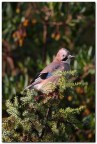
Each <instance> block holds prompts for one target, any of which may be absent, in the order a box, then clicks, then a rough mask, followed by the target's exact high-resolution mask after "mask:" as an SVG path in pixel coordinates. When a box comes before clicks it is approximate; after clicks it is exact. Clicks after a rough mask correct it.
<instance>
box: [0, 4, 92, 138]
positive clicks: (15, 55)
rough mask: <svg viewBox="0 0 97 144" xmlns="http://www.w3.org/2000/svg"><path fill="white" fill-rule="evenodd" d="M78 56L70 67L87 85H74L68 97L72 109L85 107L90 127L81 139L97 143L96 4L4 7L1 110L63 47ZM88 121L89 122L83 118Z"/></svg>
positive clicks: (79, 136) (87, 125)
mask: <svg viewBox="0 0 97 144" xmlns="http://www.w3.org/2000/svg"><path fill="white" fill-rule="evenodd" d="M62 47H65V48H67V49H68V50H69V51H71V53H72V54H74V55H75V56H76V58H75V60H74V61H73V62H72V63H71V69H72V70H74V69H76V70H77V71H78V78H79V80H84V81H85V82H88V86H87V87H76V88H75V90H74V94H71V95H68V96H67V97H66V104H67V106H70V107H78V106H81V105H86V107H87V108H86V110H85V111H84V113H83V116H85V119H87V123H88V124H85V126H84V131H81V132H79V134H80V135H79V134H78V141H79V139H80V140H81V141H94V140H95V3H94V2H41V3H39V2H36V3H35V2H3V3H2V61H3V64H2V92H3V93H2V99H3V100H2V102H3V104H2V108H3V113H2V114H3V117H6V116H7V113H6V107H5V101H6V100H7V99H11V98H12V97H13V96H14V95H15V94H16V92H20V91H22V90H23V89H24V87H26V86H27V85H28V84H29V82H30V80H32V79H33V77H34V76H35V75H36V73H37V72H39V71H41V70H42V69H43V68H44V67H45V65H47V64H49V63H50V62H51V61H52V59H53V57H54V56H55V54H56V53H57V51H58V50H59V48H62ZM85 121H86V120H85Z"/></svg>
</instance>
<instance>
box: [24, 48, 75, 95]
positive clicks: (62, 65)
mask: <svg viewBox="0 0 97 144" xmlns="http://www.w3.org/2000/svg"><path fill="white" fill-rule="evenodd" d="M72 58H74V56H73V55H71V54H70V52H69V51H68V50H67V49H66V48H61V49H59V51H58V52H57V54H56V56H55V58H54V59H53V61H52V62H51V63H50V64H48V65H47V66H46V67H45V68H44V69H43V70H42V71H41V72H40V73H38V74H37V75H36V76H35V78H34V79H33V80H32V81H31V82H30V85H28V86H27V87H26V88H25V89H32V88H33V89H35V90H37V91H41V92H43V93H46V92H47V91H48V92H50V91H52V87H53V85H52V84H55V85H57V83H58V80H59V78H60V75H57V74H55V73H56V72H57V71H61V72H64V71H70V62H71V59H72ZM25 89H24V90H25Z"/></svg>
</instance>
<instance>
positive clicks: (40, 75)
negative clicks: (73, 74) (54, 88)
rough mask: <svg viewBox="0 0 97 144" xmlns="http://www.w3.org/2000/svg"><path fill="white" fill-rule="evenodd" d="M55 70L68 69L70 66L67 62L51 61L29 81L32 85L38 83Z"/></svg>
mask: <svg viewBox="0 0 97 144" xmlns="http://www.w3.org/2000/svg"><path fill="white" fill-rule="evenodd" d="M57 70H60V71H64V70H66V71H68V70H70V66H69V65H68V64H67V63H65V64H64V63H63V62H52V63H50V64H49V65H47V66H46V67H45V68H44V69H43V70H42V71H41V72H40V73H38V74H37V75H36V76H35V78H34V79H33V80H32V81H31V82H30V84H32V86H33V85H36V84H39V83H40V82H42V81H43V80H45V79H48V78H49V77H51V76H52V75H53V73H54V72H55V71H57Z"/></svg>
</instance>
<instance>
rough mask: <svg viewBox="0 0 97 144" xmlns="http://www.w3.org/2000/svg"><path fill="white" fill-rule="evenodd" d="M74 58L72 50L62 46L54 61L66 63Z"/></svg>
mask: <svg viewBox="0 0 97 144" xmlns="http://www.w3.org/2000/svg"><path fill="white" fill-rule="evenodd" d="M72 58H74V56H72V55H70V52H69V51H68V50H67V49H65V48H61V49H60V50H59V51H58V53H57V55H56V57H55V58H54V61H63V62H66V63H70V61H71V59H72Z"/></svg>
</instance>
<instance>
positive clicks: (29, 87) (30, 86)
mask: <svg viewBox="0 0 97 144" xmlns="http://www.w3.org/2000/svg"><path fill="white" fill-rule="evenodd" d="M32 87H33V85H32V84H30V85H28V86H27V87H25V88H24V90H27V89H31V88H32Z"/></svg>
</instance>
